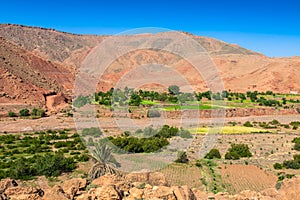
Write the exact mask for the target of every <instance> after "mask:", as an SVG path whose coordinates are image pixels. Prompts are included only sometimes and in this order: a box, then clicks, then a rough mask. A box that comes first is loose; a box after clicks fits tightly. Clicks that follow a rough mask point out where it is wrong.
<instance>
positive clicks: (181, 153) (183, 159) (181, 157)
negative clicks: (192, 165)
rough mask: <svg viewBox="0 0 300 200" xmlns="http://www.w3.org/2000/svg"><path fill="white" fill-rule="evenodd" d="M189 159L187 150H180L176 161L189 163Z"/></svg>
mask: <svg viewBox="0 0 300 200" xmlns="http://www.w3.org/2000/svg"><path fill="white" fill-rule="evenodd" d="M188 161H189V160H188V158H187V155H186V152H185V151H179V152H178V153H177V159H176V160H175V162H177V163H187V162H188Z"/></svg>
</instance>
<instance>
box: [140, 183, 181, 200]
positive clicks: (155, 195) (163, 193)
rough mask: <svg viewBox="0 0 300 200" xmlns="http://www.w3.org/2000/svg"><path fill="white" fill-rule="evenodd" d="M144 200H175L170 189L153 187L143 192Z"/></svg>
mask: <svg viewBox="0 0 300 200" xmlns="http://www.w3.org/2000/svg"><path fill="white" fill-rule="evenodd" d="M144 197H145V199H168V200H176V196H175V194H174V192H173V190H172V189H171V188H170V187H166V186H154V187H153V189H150V190H148V189H145V190H144Z"/></svg>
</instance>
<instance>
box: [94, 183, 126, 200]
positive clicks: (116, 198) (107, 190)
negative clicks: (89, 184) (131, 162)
mask: <svg viewBox="0 0 300 200" xmlns="http://www.w3.org/2000/svg"><path fill="white" fill-rule="evenodd" d="M94 197H95V199H97V200H108V199H109V200H121V199H122V195H121V193H120V192H119V191H118V189H117V188H116V187H115V186H112V185H109V186H103V187H99V188H96V189H95V192H94ZM92 199H93V198H92Z"/></svg>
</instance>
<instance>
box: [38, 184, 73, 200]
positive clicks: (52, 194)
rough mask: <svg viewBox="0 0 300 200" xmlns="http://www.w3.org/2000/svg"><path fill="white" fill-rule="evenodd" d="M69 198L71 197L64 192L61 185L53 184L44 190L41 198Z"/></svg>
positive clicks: (61, 199)
mask: <svg viewBox="0 0 300 200" xmlns="http://www.w3.org/2000/svg"><path fill="white" fill-rule="evenodd" d="M54 199H59V200H70V199H71V197H70V195H69V194H67V193H65V192H64V190H63V189H62V187H61V186H58V185H55V186H54V187H53V188H51V189H50V190H46V191H45V195H44V197H43V200H54Z"/></svg>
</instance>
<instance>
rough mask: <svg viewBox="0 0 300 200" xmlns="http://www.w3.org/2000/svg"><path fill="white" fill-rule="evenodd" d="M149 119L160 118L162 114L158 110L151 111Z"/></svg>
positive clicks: (148, 114) (148, 112)
mask: <svg viewBox="0 0 300 200" xmlns="http://www.w3.org/2000/svg"><path fill="white" fill-rule="evenodd" d="M147 117H148V118H153V117H160V112H159V111H158V110H156V109H149V110H148V111H147Z"/></svg>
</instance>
